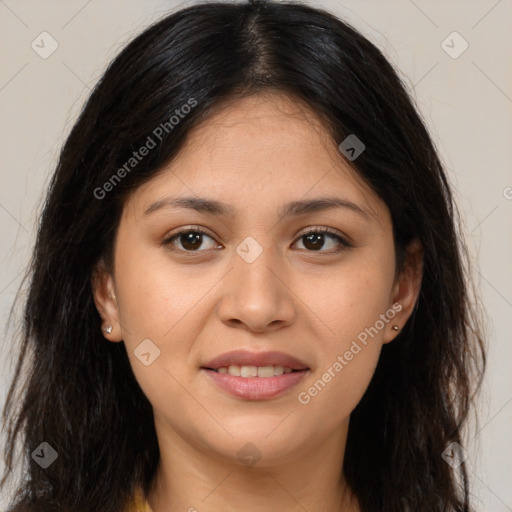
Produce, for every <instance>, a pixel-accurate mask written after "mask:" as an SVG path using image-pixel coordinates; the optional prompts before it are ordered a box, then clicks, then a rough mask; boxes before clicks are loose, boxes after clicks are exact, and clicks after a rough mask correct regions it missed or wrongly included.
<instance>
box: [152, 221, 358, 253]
mask: <svg viewBox="0 0 512 512" xmlns="http://www.w3.org/2000/svg"><path fill="white" fill-rule="evenodd" d="M187 233H196V234H200V235H206V236H207V237H209V238H211V239H212V240H213V239H214V238H213V237H212V236H211V235H210V234H209V233H208V232H207V231H205V230H204V229H202V228H200V227H190V228H186V229H183V230H181V231H178V232H177V233H174V234H173V235H172V236H170V237H167V238H166V239H165V240H164V241H163V242H162V245H166V246H171V245H172V242H173V240H174V239H176V238H179V237H180V236H181V235H184V234H187ZM315 233H318V234H327V235H329V236H330V237H332V238H335V239H337V241H338V242H339V243H340V247H339V248H338V249H336V250H334V251H308V250H307V249H304V250H305V251H306V252H309V253H312V254H315V253H319V254H322V253H327V254H338V253H340V252H342V251H344V250H346V249H348V248H350V247H352V245H351V244H349V243H348V242H347V241H346V240H345V239H344V238H342V237H341V236H340V235H339V234H337V233H336V232H335V231H333V230H332V229H329V228H312V229H310V230H309V231H306V232H305V233H302V234H301V235H300V236H299V238H298V239H297V241H298V240H300V239H302V238H304V237H306V236H308V235H312V234H315ZM171 250H172V251H175V252H182V253H191V254H196V253H201V252H205V251H204V250H197V251H187V250H184V249H175V248H171Z"/></svg>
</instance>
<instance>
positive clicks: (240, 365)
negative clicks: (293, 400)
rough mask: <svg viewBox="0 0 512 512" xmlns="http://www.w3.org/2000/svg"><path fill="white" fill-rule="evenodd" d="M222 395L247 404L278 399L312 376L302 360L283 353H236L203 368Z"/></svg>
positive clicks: (220, 358)
mask: <svg viewBox="0 0 512 512" xmlns="http://www.w3.org/2000/svg"><path fill="white" fill-rule="evenodd" d="M201 370H202V371H203V372H205V374H206V375H207V376H208V377H209V378H210V381H213V382H214V383H215V384H216V385H217V386H218V387H219V388H220V389H221V390H222V391H224V392H226V393H228V394H229V395H231V396H235V397H237V398H240V399H243V400H267V399H270V398H275V397H277V396H280V395H282V394H284V393H285V392H287V391H289V390H290V389H291V388H293V387H295V386H296V385H297V384H298V383H299V382H300V381H301V380H302V379H303V378H304V377H305V376H306V374H307V373H309V371H310V368H309V367H308V366H307V365H306V364H305V363H304V362H303V361H301V360H299V359H297V358H295V357H293V356H291V355H289V354H285V353H283V352H275V351H272V352H259V353H255V352H250V351H243V350H242V351H234V352H229V353H226V354H223V355H221V356H219V357H217V358H215V359H213V360H212V361H209V362H208V363H206V364H204V365H203V366H201Z"/></svg>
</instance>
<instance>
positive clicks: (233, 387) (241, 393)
mask: <svg viewBox="0 0 512 512" xmlns="http://www.w3.org/2000/svg"><path fill="white" fill-rule="evenodd" d="M203 370H204V371H205V372H206V374H207V375H208V376H209V377H210V379H212V380H213V382H215V384H217V386H219V387H220V388H221V389H222V390H224V391H226V392H227V393H229V394H230V395H233V396H236V397H238V398H242V399H244V400H267V399H269V398H274V397H276V396H279V395H282V394H283V393H285V392H286V391H288V390H290V389H291V388H293V387H294V386H296V385H297V384H298V383H299V382H300V381H301V380H302V379H303V378H304V376H305V375H306V373H307V372H308V370H300V371H295V372H292V373H283V374H282V375H276V376H274V377H236V376H234V375H229V374H228V373H219V372H216V371H214V370H208V369H206V368H203Z"/></svg>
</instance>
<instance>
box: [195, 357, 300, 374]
mask: <svg viewBox="0 0 512 512" xmlns="http://www.w3.org/2000/svg"><path fill="white" fill-rule="evenodd" d="M231 365H238V366H287V367H288V368H291V369H292V370H308V369H309V367H308V365H307V364H306V363H304V362H303V361H301V360H300V359H297V358H296V357H293V356H291V355H289V354H285V353H284V352H279V351H276V350H272V351H267V352H251V351H249V350H233V351H231V352H226V353H224V354H221V355H220V356H218V357H216V358H214V359H212V360H211V361H208V362H207V363H205V364H203V365H202V368H204V369H206V370H217V369H219V368H222V367H226V366H231ZM287 375H291V374H287ZM242 378H247V379H250V378H251V377H242ZM255 378H258V379H259V378H260V377H255ZM263 378H267V379H273V378H274V377H263Z"/></svg>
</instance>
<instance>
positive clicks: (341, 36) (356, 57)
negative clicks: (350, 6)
mask: <svg viewBox="0 0 512 512" xmlns="http://www.w3.org/2000/svg"><path fill="white" fill-rule="evenodd" d="M465 257H466V251H465V248H464V244H463V241H462V240H461V239H460V237H459V232H458V229H457V219H456V216H455V207H454V204H453V201H452V196H451V191H450V187H449V184H448V182H447V179H446V176H445V173H444V171H443V168H442V165H441V163H440V160H439V158H438V156H437V154H436V151H435V148H434V146H433V144H432V141H431V139H430V137H429V135H428V133H427V131H426V129H425V126H424V124H423V122H422V120H421V118H420V117H419V115H418V113H417V112H416V111H415V109H414V107H413V105H412V102H411V100H410V98H409V97H408V95H407V93H406V91H405V89H404V87H403V85H402V84H401V82H400V80H399V78H398V77H397V75H396V73H395V71H394V70H393V69H392V67H391V66H390V64H389V63H388V62H387V61H386V59H385V58H384V57H383V55H382V54H381V52H380V51H379V50H378V49H377V48H376V47H375V46H373V45H372V44H371V43H370V42H369V41H367V40H366V39H365V38H364V37H362V36H361V35H360V34H359V33H358V32H356V31H355V30H354V29H352V28H351V27H350V26H348V25H347V24H346V23H344V22H342V21H340V20H338V19H336V18H335V17H333V16H332V15H330V14H328V13H327V12H324V11H322V10H319V9H313V8H311V7H307V6H302V5H298V4H284V3H273V2H260V1H252V2H249V3H244V4H229V3H210V4H199V5H196V6H193V7H189V8H186V9H183V10H181V11H179V12H177V13H175V14H172V15H170V16H168V17H166V18H165V19H163V20H161V21H160V22H158V23H156V24H154V25H153V26H152V27H150V28H148V29H147V30H146V31H144V33H142V34H141V35H140V36H138V37H137V38H136V39H135V40H134V41H132V42H131V43H130V44H129V45H128V46H127V47H126V48H125V49H124V50H123V51H122V52H121V53H120V55H119V56H118V57H117V58H116V59H115V60H114V61H113V62H112V63H111V65H110V66H109V68H108V69H107V71H106V72H105V74H104V76H103V78H102V79H101V80H100V82H99V84H98V85H97V86H96V88H95V89H94V91H93V92H92V94H91V96H90V98H89V100H88V102H87V104H86V105H85V107H84V109H83V111H82V113H81V115H80V117H79V119H78V121H77V122H76V124H75V126H74V128H73V130H72V132H71V134H70V135H69V137H68V140H67V141H66V143H65V145H64V147H63V149H62V153H61V155H60V159H59V163H58V165H57V169H56V172H55V174H54V177H53V180H52V182H51V186H50V189H49V192H48V198H47V202H46V204H45V209H44V212H43V215H42V219H41V224H40V228H39V232H38V238H37V242H36V247H35V252H34V259H33V262H32V268H31V274H30V276H31V281H30V288H29V293H28V297H27V302H26V309H25V322H24V331H23V344H22V350H21V355H20V359H19V363H18V366H17V370H16V374H15V379H14V382H13V384H12V387H11V389H10V392H9V395H8V399H7V402H6V405H5V410H4V415H5V418H7V420H8V421H7V422H6V428H7V433H8V450H7V453H6V457H5V460H6V464H7V467H8V468H12V465H13V460H14V450H15V446H16V443H17V442H18V440H19V441H20V442H22V443H23V446H24V454H25V457H26V461H27V464H28V470H27V471H28V472H27V475H28V477H27V478H26V480H25V481H23V482H20V483H19V485H18V493H17V496H16V499H15V500H14V502H13V506H12V508H11V510H12V511H16V512H18V511H25V510H38V511H47V510H48V511H49V510H52V511H54V510H59V511H60V510H62V511H71V510H73V511H91V510H95V511H96V510H98V511H99V510H101V511H108V512H114V511H124V510H152V511H153V512H161V511H170V510H189V511H193V510H198V511H201V512H203V511H219V510H222V511H228V510H235V509H239V508H240V506H243V507H244V510H246V511H249V512H252V511H262V510H286V511H299V510H308V511H310V512H315V511H320V510H329V511H333V512H338V511H344V512H356V511H357V512H375V511H385V512H389V511H392V512H394V511H401V512H403V511H414V512H423V511H425V512H435V511H439V512H441V511H458V512H459V511H470V510H472V508H471V503H470V491H469V483H468V478H467V473H466V468H465V465H464V462H463V457H462V454H463V451H462V449H461V448H460V446H461V445H462V444H463V441H462V429H463V426H464V424H465V421H466V418H467V416H468V412H469V409H470V405H471V400H472V397H473V396H474V392H475V391H476V390H477V388H478V385H479V382H480V380H481V374H482V371H483V368H484V363H485V357H484V351H483V342H482V336H481V334H480V328H479V323H478V315H477V314H476V313H475V312H474V311H473V310H472V308H471V305H470V300H469V293H468V290H469V288H470V285H469V283H468V280H467V276H466V267H465V261H466V260H465ZM25 367H26V369H27V370H28V372H27V374H26V376H23V374H22V369H23V368H25ZM18 404H19V407H18ZM446 450H450V453H451V454H452V455H453V457H452V459H453V458H454V459H457V463H450V464H449V463H448V462H447V460H449V459H448V458H447V457H446V456H444V455H445V454H446ZM6 479H7V475H6V476H5V477H4V482H5V481H6ZM242 500H243V501H242Z"/></svg>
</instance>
